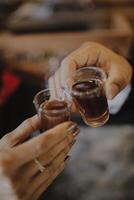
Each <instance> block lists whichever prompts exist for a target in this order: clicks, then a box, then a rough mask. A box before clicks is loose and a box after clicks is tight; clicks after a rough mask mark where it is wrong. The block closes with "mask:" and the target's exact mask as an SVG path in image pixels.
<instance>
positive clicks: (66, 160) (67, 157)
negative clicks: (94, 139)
mask: <svg viewBox="0 0 134 200" xmlns="http://www.w3.org/2000/svg"><path fill="white" fill-rule="evenodd" d="M70 157H71V156H69V155H67V156H66V158H65V160H64V162H65V163H66V162H68V161H69V160H70Z"/></svg>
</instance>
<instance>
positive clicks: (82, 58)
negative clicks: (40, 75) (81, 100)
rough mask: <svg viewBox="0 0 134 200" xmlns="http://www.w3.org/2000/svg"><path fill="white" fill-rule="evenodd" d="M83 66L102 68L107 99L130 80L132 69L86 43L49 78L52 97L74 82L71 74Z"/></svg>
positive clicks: (123, 62) (101, 46) (97, 46)
mask: <svg viewBox="0 0 134 200" xmlns="http://www.w3.org/2000/svg"><path fill="white" fill-rule="evenodd" d="M85 66H96V67H100V68H102V69H103V70H104V71H105V72H106V74H107V81H106V84H105V89H106V95H107V98H108V99H112V98H114V97H115V96H116V95H117V94H118V93H119V92H120V91H121V90H122V89H123V88H124V87H125V86H126V85H127V84H128V83H129V81H130V80H131V77H132V67H131V66H130V64H129V63H128V62H127V60H126V59H125V58H123V57H122V56H120V55H118V54H116V53H114V52H113V51H111V50H110V49H108V48H106V47H104V46H103V45H101V44H98V43H95V42H87V43H85V44H84V45H82V46H81V47H80V48H79V49H77V50H76V51H74V52H72V53H71V54H70V55H68V56H67V57H66V58H65V59H64V60H63V61H62V63H61V66H60V68H59V69H58V70H57V71H56V73H55V74H54V76H52V77H50V78H49V87H50V88H51V90H52V96H57V95H58V91H59V89H61V88H65V87H66V85H68V86H69V87H70V88H71V86H72V84H73V82H74V80H73V78H72V74H75V72H76V70H77V69H78V68H81V67H85Z"/></svg>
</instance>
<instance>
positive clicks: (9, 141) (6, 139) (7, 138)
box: [2, 132, 13, 145]
mask: <svg viewBox="0 0 134 200" xmlns="http://www.w3.org/2000/svg"><path fill="white" fill-rule="evenodd" d="M2 142H4V143H6V144H8V145H11V144H12V143H13V141H12V132H10V133H8V134H6V135H4V136H3V138H2Z"/></svg>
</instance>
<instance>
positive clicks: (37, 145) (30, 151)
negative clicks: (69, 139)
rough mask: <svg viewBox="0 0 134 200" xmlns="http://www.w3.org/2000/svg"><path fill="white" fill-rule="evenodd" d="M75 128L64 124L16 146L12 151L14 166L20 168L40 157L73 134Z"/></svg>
mask: <svg viewBox="0 0 134 200" xmlns="http://www.w3.org/2000/svg"><path fill="white" fill-rule="evenodd" d="M76 127H77V125H76V124H75V123H73V122H65V123H62V124H60V125H58V126H56V127H54V128H52V129H50V130H48V131H46V132H44V134H41V135H40V136H38V137H35V138H33V139H31V140H29V141H27V142H25V143H23V144H21V145H19V146H17V147H16V148H14V149H13V152H14V154H16V156H17V163H15V162H14V164H16V166H21V165H22V164H25V163H27V162H29V161H31V160H33V159H35V158H37V157H39V156H41V155H42V154H44V153H46V152H47V151H49V150H50V149H51V148H52V147H53V146H54V145H55V144H57V143H58V142H60V141H62V140H63V139H64V138H65V137H66V135H68V134H73V131H74V129H75V128H76ZM70 128H71V130H70ZM69 130H70V131H69Z"/></svg>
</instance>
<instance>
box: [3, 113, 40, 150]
mask: <svg viewBox="0 0 134 200" xmlns="http://www.w3.org/2000/svg"><path fill="white" fill-rule="evenodd" d="M38 128H39V118H38V116H37V115H35V116H33V117H31V118H29V119H27V120H25V121H24V122H23V123H22V124H20V125H19V126H18V127H17V128H16V129H15V130H14V131H12V132H10V133H8V134H6V135H5V136H4V137H3V138H2V139H1V140H0V148H1V147H3V148H11V147H14V146H15V145H17V144H19V143H21V142H23V141H25V140H26V139H27V138H28V137H29V136H30V135H31V133H32V132H34V131H35V130H37V129H38Z"/></svg>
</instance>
